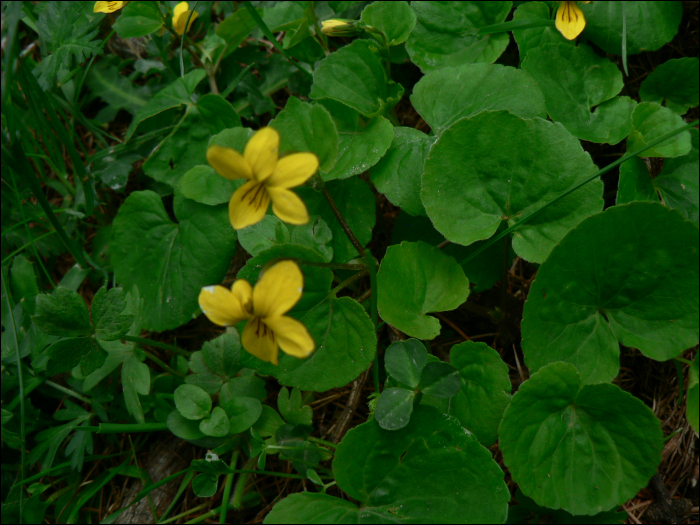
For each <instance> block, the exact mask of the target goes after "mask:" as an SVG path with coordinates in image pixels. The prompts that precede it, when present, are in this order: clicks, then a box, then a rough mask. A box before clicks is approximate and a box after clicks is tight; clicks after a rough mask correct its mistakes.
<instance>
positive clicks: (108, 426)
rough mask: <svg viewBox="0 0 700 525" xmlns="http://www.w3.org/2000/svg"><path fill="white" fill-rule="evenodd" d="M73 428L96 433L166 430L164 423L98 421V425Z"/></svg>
mask: <svg viewBox="0 0 700 525" xmlns="http://www.w3.org/2000/svg"><path fill="white" fill-rule="evenodd" d="M75 430H83V431H87V432H97V433H98V434H122V433H134V432H158V431H161V430H168V425H167V424H166V423H125V424H120V423H100V424H99V425H98V426H86V427H80V426H78V427H75Z"/></svg>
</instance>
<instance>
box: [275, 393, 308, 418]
mask: <svg viewBox="0 0 700 525" xmlns="http://www.w3.org/2000/svg"><path fill="white" fill-rule="evenodd" d="M277 408H278V410H279V412H280V415H281V416H282V417H283V418H284V420H285V421H286V422H287V423H289V424H290V425H295V426H296V425H307V426H308V425H311V418H312V417H313V413H312V411H311V407H310V406H308V405H305V404H304V403H303V402H302V400H301V391H300V390H299V389H298V388H293V389H292V391H291V393H290V392H289V390H287V389H286V388H284V387H282V388H281V389H280V392H279V394H278V395H277Z"/></svg>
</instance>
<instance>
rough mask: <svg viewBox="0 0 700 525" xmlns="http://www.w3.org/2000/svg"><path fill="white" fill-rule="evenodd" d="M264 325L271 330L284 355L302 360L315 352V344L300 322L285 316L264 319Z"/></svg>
mask: <svg viewBox="0 0 700 525" xmlns="http://www.w3.org/2000/svg"><path fill="white" fill-rule="evenodd" d="M265 324H266V325H267V326H269V327H270V328H272V330H273V331H274V332H275V337H276V338H277V341H278V342H279V345H280V348H281V349H282V351H283V352H284V353H285V354H289V355H291V356H293V357H298V358H300V359H303V358H305V357H308V356H309V355H311V354H312V353H313V351H314V350H316V343H314V340H313V339H312V337H311V335H310V334H309V331H308V330H307V329H306V326H304V325H303V324H302V323H301V322H299V321H297V320H296V319H292V318H291V317H288V316H286V315H283V316H280V317H266V318H265Z"/></svg>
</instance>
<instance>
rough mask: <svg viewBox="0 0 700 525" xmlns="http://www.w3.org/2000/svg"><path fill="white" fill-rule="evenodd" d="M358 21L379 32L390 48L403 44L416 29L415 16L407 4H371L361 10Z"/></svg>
mask: <svg viewBox="0 0 700 525" xmlns="http://www.w3.org/2000/svg"><path fill="white" fill-rule="evenodd" d="M360 20H362V23H363V24H367V25H368V26H371V27H373V28H375V29H378V30H379V31H381V32H382V33H383V34H384V36H385V37H386V40H387V44H389V45H390V46H398V45H399V44H402V43H404V42H405V41H406V39H407V38H408V35H410V34H411V31H413V28H414V27H416V14H415V13H414V12H413V9H411V8H410V7H409V5H408V2H372V3H371V4H369V5H368V6H367V7H365V8H364V9H363V10H362V17H361V18H360Z"/></svg>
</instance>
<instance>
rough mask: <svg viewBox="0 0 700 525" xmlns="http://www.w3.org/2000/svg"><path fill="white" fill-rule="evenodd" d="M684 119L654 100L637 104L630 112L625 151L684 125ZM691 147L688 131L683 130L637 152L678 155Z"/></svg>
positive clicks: (684, 153)
mask: <svg viewBox="0 0 700 525" xmlns="http://www.w3.org/2000/svg"><path fill="white" fill-rule="evenodd" d="M685 124H686V123H685V121H684V120H683V119H682V118H681V117H680V116H679V115H676V114H675V113H674V112H673V111H671V110H670V109H668V108H666V107H664V106H662V105H660V104H657V103H656V102H642V103H641V104H637V107H635V108H634V111H633V112H632V130H631V131H630V135H629V137H628V138H627V151H635V150H636V149H638V148H642V147H644V146H646V145H647V144H649V143H650V142H652V141H654V140H656V139H658V138H660V137H662V136H664V135H666V134H667V133H670V132H671V131H673V130H674V129H678V128H682V127H683V126H685ZM690 149H691V142H690V133H689V132H688V131H684V132H682V133H679V134H678V135H676V136H675V137H672V138H670V139H667V140H664V141H663V142H662V143H661V144H657V145H656V146H654V147H652V148H649V149H647V150H645V151H643V152H642V153H640V154H639V156H640V157H679V156H681V155H687V154H688V152H690Z"/></svg>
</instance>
